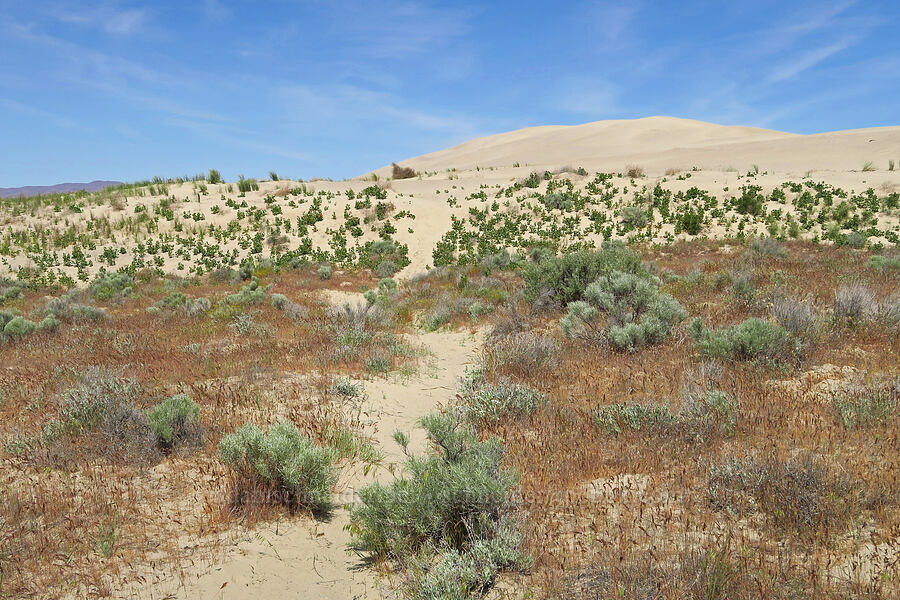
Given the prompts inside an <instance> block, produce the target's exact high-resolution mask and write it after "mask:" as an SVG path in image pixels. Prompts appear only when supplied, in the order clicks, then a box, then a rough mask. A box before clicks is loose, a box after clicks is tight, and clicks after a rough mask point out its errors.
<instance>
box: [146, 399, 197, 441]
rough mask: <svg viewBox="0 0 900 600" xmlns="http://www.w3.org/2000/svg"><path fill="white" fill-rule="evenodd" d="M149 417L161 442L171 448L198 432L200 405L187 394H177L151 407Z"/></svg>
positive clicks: (152, 427) (152, 429) (152, 428)
mask: <svg viewBox="0 0 900 600" xmlns="http://www.w3.org/2000/svg"><path fill="white" fill-rule="evenodd" d="M147 417H148V419H149V421H150V430H151V431H152V432H153V434H154V435H155V436H156V439H157V440H159V444H160V445H161V446H162V447H164V448H170V447H172V446H174V445H175V444H177V443H178V442H179V441H180V440H184V439H187V438H188V437H190V436H191V435H192V434H193V433H195V432H196V430H197V428H196V425H197V421H198V420H199V419H200V407H199V406H198V405H197V403H195V402H194V401H193V400H191V399H190V397H188V396H187V395H185V394H176V395H175V396H171V397H169V398H166V399H165V400H163V401H162V402H160V403H159V404H157V405H156V406H154V407H153V408H151V409H150V411H149V412H148V413H147Z"/></svg>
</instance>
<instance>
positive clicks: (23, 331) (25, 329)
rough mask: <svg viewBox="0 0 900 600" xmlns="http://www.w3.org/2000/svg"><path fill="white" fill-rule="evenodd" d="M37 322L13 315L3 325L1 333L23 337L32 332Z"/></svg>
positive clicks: (11, 336) (12, 336)
mask: <svg viewBox="0 0 900 600" xmlns="http://www.w3.org/2000/svg"><path fill="white" fill-rule="evenodd" d="M35 329H37V324H36V323H35V322H34V321H29V320H28V319H26V318H25V317H21V316H18V315H17V316H15V317H13V318H12V319H10V320H9V322H8V323H7V324H6V325H5V326H4V327H3V335H5V336H7V337H9V338H13V339H16V338H23V337H26V336H28V335H31V334H32V333H34V330H35Z"/></svg>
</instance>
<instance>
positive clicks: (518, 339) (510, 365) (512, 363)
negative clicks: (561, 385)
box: [485, 331, 560, 374]
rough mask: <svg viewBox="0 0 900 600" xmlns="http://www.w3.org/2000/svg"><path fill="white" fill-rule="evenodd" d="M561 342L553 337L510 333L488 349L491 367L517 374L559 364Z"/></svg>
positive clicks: (487, 358)
mask: <svg viewBox="0 0 900 600" xmlns="http://www.w3.org/2000/svg"><path fill="white" fill-rule="evenodd" d="M559 353H560V347H559V343H558V342H557V341H556V340H554V339H553V338H551V337H547V336H545V335H538V334H533V333H531V332H528V331H526V332H522V333H517V334H514V335H509V336H507V337H505V338H503V339H502V340H499V341H498V342H497V343H496V344H494V345H492V346H491V347H489V348H487V349H486V354H485V362H486V364H487V365H488V366H489V368H492V369H496V370H498V371H501V372H512V373H516V374H527V373H536V372H539V371H540V370H541V369H545V368H554V367H556V366H557V365H558V364H559Z"/></svg>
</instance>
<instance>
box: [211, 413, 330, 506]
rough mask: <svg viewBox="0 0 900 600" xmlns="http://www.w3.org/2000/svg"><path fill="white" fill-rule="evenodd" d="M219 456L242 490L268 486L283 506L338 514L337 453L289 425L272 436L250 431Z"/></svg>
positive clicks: (226, 441) (233, 437)
mask: <svg viewBox="0 0 900 600" xmlns="http://www.w3.org/2000/svg"><path fill="white" fill-rule="evenodd" d="M219 454H220V456H221V457H222V461H223V462H225V463H226V464H227V465H228V466H230V467H231V468H232V469H233V470H234V472H235V473H236V475H237V476H238V478H239V485H245V486H247V487H248V488H250V489H254V488H255V487H258V486H259V485H262V486H265V487H267V488H269V489H270V490H271V491H273V492H274V493H275V496H276V497H278V498H279V499H280V500H281V501H282V502H283V503H285V504H287V505H289V506H299V507H303V508H308V509H310V510H312V511H313V512H317V513H321V512H327V511H329V510H330V509H331V508H332V499H331V487H332V486H333V485H334V484H335V483H336V482H337V469H336V467H335V465H334V461H335V460H336V452H335V450H334V449H333V448H330V447H329V448H323V447H320V446H317V445H316V444H315V443H314V442H313V441H312V440H311V439H310V438H309V437H307V436H306V435H304V434H303V433H301V432H300V430H299V429H297V426H296V425H294V424H293V423H291V422H289V421H281V422H279V423H275V424H274V425H272V426H271V427H269V430H268V431H267V432H263V431H262V430H261V429H260V428H259V427H257V426H256V425H244V426H243V427H242V428H241V429H239V430H237V431H236V432H235V433H231V434H229V435H226V436H225V437H224V438H223V439H222V441H221V442H220V443H219Z"/></svg>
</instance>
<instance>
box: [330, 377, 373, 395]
mask: <svg viewBox="0 0 900 600" xmlns="http://www.w3.org/2000/svg"><path fill="white" fill-rule="evenodd" d="M328 391H329V392H330V393H332V394H335V395H337V396H342V397H344V398H360V397H361V396H362V395H363V394H364V393H365V388H364V387H363V384H361V383H356V382H354V381H353V380H352V379H350V378H349V377H341V378H340V379H338V380H337V381H335V382H334V383H332V384H331V387H329V388H328Z"/></svg>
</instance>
